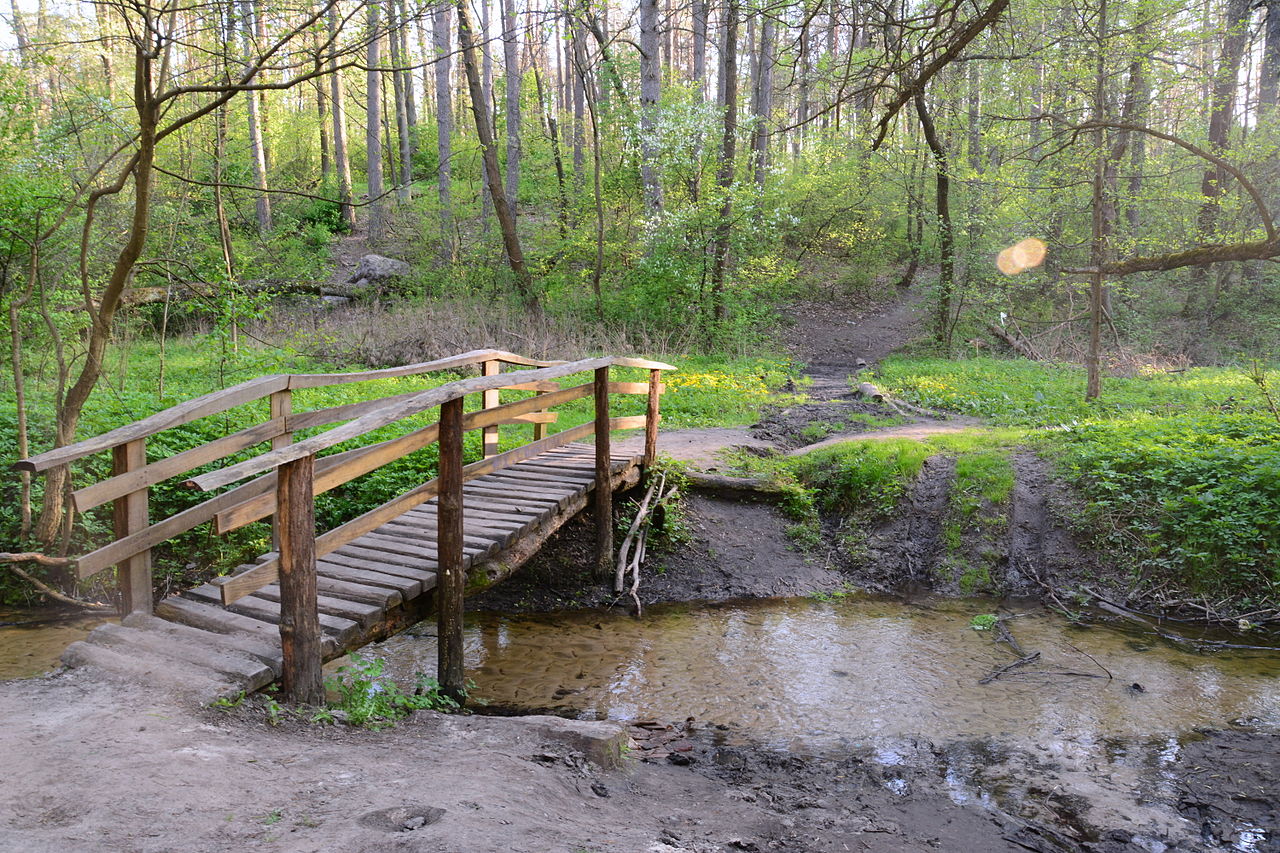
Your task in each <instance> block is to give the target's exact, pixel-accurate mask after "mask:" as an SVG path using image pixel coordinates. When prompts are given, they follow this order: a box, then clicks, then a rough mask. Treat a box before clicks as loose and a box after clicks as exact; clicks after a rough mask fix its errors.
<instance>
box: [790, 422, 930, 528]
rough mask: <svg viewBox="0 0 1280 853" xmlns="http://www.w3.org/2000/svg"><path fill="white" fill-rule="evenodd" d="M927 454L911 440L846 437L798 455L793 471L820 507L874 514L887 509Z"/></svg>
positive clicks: (927, 456) (903, 490)
mask: <svg viewBox="0 0 1280 853" xmlns="http://www.w3.org/2000/svg"><path fill="white" fill-rule="evenodd" d="M931 455H933V451H932V450H931V449H930V448H929V447H927V446H926V445H924V444H922V443H920V442H918V441H913V440H911V439H888V440H885V441H862V442H859V441H851V442H848V443H845V444H838V445H835V446H834V447H829V448H823V449H822V450H816V451H814V452H812V453H808V454H805V455H804V456H801V457H799V459H798V460H797V462H796V473H797V475H798V476H799V478H800V480H801V481H802V482H804V483H806V484H807V485H808V486H810V487H811V488H815V489H817V491H818V494H819V495H820V498H819V500H820V501H821V503H822V504H823V506H824V507H825V508H826V509H828V510H835V511H839V512H841V513H844V514H847V515H852V514H859V515H867V516H870V517H879V516H883V515H886V514H888V513H890V512H892V511H893V509H894V508H895V507H896V506H897V505H898V501H899V500H900V499H901V498H902V496H903V495H904V494H905V493H906V487H907V484H908V483H909V482H910V481H911V480H913V479H914V478H915V476H916V475H917V474H919V473H920V467H921V466H922V465H923V464H924V461H925V460H926V459H928V458H929V457H930V456H931Z"/></svg>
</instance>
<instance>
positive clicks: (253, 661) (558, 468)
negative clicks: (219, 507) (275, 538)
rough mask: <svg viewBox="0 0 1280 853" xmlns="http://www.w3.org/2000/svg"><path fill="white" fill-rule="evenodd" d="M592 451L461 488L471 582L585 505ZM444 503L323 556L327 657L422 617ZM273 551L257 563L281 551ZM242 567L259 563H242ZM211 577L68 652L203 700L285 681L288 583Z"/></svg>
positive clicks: (532, 463) (511, 565)
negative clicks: (283, 620) (247, 585)
mask: <svg viewBox="0 0 1280 853" xmlns="http://www.w3.org/2000/svg"><path fill="white" fill-rule="evenodd" d="M641 460H642V457H641V456H633V455H628V454H621V455H619V454H615V455H613V456H612V466H611V467H612V478H611V479H612V481H613V487H614V488H615V489H617V488H626V487H628V486H630V485H634V484H635V483H636V482H638V480H639V477H640V463H641ZM594 487H595V455H594V450H593V449H592V447H591V446H589V445H581V444H571V445H567V446H564V447H560V448H556V449H553V450H548V451H545V452H543V453H541V454H539V455H537V456H534V457H533V458H531V459H528V460H526V461H524V462H520V463H517V464H514V465H511V466H509V467H506V468H502V469H500V470H498V471H496V472H494V473H492V474H487V475H484V476H481V477H477V478H476V479H474V480H469V481H467V482H466V483H465V484H464V485H463V489H462V492H463V518H464V528H463V552H464V566H465V569H466V572H467V578H468V587H467V588H468V590H469V591H478V590H480V589H483V588H486V587H488V586H489V585H491V584H493V583H496V582H498V581H500V580H502V579H503V578H505V577H506V576H508V575H510V574H511V573H512V572H513V571H515V570H516V569H517V568H519V566H520V565H522V564H523V563H524V562H525V561H526V560H528V559H529V558H530V557H531V556H533V555H534V554H535V553H537V551H538V549H539V548H541V546H542V545H543V544H544V543H545V542H546V540H547V538H548V537H550V535H551V534H552V533H554V532H555V531H556V530H558V529H559V528H560V527H561V526H562V525H563V524H564V523H565V522H566V521H568V520H569V519H570V518H572V517H573V516H574V515H576V514H577V513H579V512H580V511H582V510H583V509H584V508H585V507H587V506H588V493H589V492H590V491H591V490H592V489H594ZM436 508H437V500H436V499H432V500H430V501H428V502H426V503H424V504H421V505H419V506H418V507H416V508H414V509H411V510H409V511H407V512H405V513H403V514H401V515H400V516H398V517H396V518H394V519H392V520H390V521H388V522H386V523H385V524H383V525H382V526H381V527H379V528H377V529H376V530H374V531H372V532H370V533H367V534H365V535H364V536H361V537H359V538H357V539H355V540H353V541H352V542H350V543H349V544H347V545H344V546H342V547H341V548H338V549H337V550H336V551H334V552H332V553H330V554H326V555H324V556H323V557H321V558H320V559H319V560H318V562H317V584H318V591H319V597H318V604H319V612H320V623H321V628H322V630H323V639H322V654H323V657H324V659H325V660H331V659H333V658H335V657H338V656H340V655H342V654H345V653H347V652H350V651H354V650H356V649H359V648H361V647H362V646H365V645H367V644H369V643H372V642H376V641H377V640H381V639H384V638H386V637H389V636H391V635H392V634H394V633H396V632H397V631H400V630H403V629H404V628H406V627H408V626H409V625H412V624H414V623H416V622H418V621H420V620H421V619H423V618H424V617H425V616H426V615H427V614H428V612H429V611H430V608H431V604H432V596H431V593H432V591H433V590H434V589H435V587H436V568H437V562H436V548H437V541H436V533H437V520H436ZM275 556H276V555H275V554H266V555H263V556H262V557H261V558H259V562H262V561H265V560H268V559H271V558H273V557H275ZM241 568H242V569H248V568H251V566H243V567H241ZM221 602H222V596H221V590H220V589H219V588H218V586H217V585H215V584H212V583H208V584H203V585H201V586H199V587H196V588H195V589H191V590H187V591H185V592H183V593H180V594H178V595H174V596H170V597H168V598H165V599H164V600H162V601H161V602H160V603H159V604H157V605H156V607H155V616H150V615H146V614H143V613H134V614H131V615H130V616H128V617H126V618H125V620H124V621H123V623H122V624H121V625H103V626H101V627H99V628H97V629H95V630H94V631H93V632H92V633H91V634H90V635H89V636H88V637H87V638H86V639H85V640H82V641H80V642H77V643H73V644H72V645H71V646H70V647H68V649H67V650H66V652H65V653H64V655H63V661H64V663H66V664H67V665H68V666H86V665H91V666H97V667H100V668H104V669H107V670H110V671H113V672H115V673H117V674H120V675H123V676H126V677H131V678H134V679H136V680H144V681H148V682H153V683H159V684H161V685H167V686H170V687H173V688H175V689H179V690H182V691H183V692H186V693H191V694H194V695H196V696H197V697H198V698H199V699H201V700H202V701H206V702H207V701H212V700H213V699H215V698H218V697H234V696H236V695H237V694H238V693H239V692H240V691H242V690H243V691H246V692H252V691H255V690H259V689H261V688H263V687H265V686H267V685H269V684H270V683H272V682H273V681H276V680H277V679H279V678H280V675H281V672H282V656H281V650H280V633H279V623H280V612H281V606H280V587H279V585H278V584H271V585H269V586H266V587H263V588H262V589H260V590H258V591H257V592H255V593H253V594H251V595H247V596H245V597H243V598H240V599H238V600H236V601H234V602H232V603H231V604H230V605H227V606H225V607H224V606H223V604H222V603H221Z"/></svg>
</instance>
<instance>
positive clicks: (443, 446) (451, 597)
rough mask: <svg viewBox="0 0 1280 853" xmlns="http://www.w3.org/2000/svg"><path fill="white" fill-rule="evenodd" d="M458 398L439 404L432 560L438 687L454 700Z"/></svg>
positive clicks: (461, 693) (458, 639)
mask: <svg viewBox="0 0 1280 853" xmlns="http://www.w3.org/2000/svg"><path fill="white" fill-rule="evenodd" d="M462 468H463V466H462V400H461V398H459V399H456V400H450V401H449V402H448V403H446V404H444V405H443V406H441V407H440V500H439V502H438V505H437V513H438V517H439V531H438V533H437V538H436V555H437V556H436V562H437V563H438V564H439V566H440V569H439V582H438V585H437V587H436V642H437V648H438V662H437V663H438V667H437V669H438V675H437V678H438V680H439V682H440V689H441V690H442V691H443V692H444V693H445V694H446V695H448V696H450V697H452V698H453V699H454V701H456V702H459V703H462V702H464V701H465V700H466V676H465V673H464V670H463V653H464V649H463V642H462V598H463V594H464V590H465V589H466V567H465V566H464V565H463V560H462V557H463V554H462V552H463V533H462V524H463V508H462V481H463V470H462Z"/></svg>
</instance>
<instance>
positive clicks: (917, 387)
mask: <svg viewBox="0 0 1280 853" xmlns="http://www.w3.org/2000/svg"><path fill="white" fill-rule="evenodd" d="M873 381H875V382H876V383H877V384H879V385H881V386H882V387H883V388H884V389H885V390H886V391H888V392H890V393H891V394H894V395H897V396H899V397H902V398H904V399H906V400H910V401H911V402H913V403H915V404H917V405H920V406H926V407H929V408H937V409H943V410H946V411H952V412H960V413H962V414H967V415H979V416H982V417H984V418H986V419H988V420H989V421H991V422H992V423H995V424H998V425H1002V426H1032V427H1042V426H1059V425H1063V424H1070V423H1072V422H1084V421H1090V420H1107V419H1114V418H1117V417H1123V416H1126V415H1130V414H1137V413H1148V414H1178V413H1184V412H1190V411H1209V410H1218V409H1222V408H1224V407H1227V408H1245V409H1256V408H1259V407H1260V406H1261V405H1262V402H1263V401H1262V398H1261V395H1260V394H1259V393H1258V390H1257V388H1256V386H1255V385H1254V383H1253V382H1252V381H1251V380H1250V379H1249V377H1248V375H1247V374H1246V373H1244V372H1242V371H1239V370H1231V369H1228V368H1209V367H1201V368H1192V369H1190V370H1187V371H1184V372H1183V373H1174V374H1170V373H1159V374H1154V375H1152V376H1147V377H1134V378H1108V379H1106V380H1105V382H1104V387H1103V394H1102V399H1101V400H1099V401H1094V402H1086V401H1085V399H1084V387H1085V374H1084V371H1083V370H1082V369H1080V368H1078V367H1072V366H1055V365H1048V364H1043V363H1039V362H1031V361H1013V360H1006V359H996V358H973V359H965V360H961V361H947V360H945V359H940V358H914V357H912V358H900V357H894V358H889V359H886V360H885V361H884V362H882V363H881V364H880V366H879V367H878V368H877V369H876V376H875V379H874V380H873Z"/></svg>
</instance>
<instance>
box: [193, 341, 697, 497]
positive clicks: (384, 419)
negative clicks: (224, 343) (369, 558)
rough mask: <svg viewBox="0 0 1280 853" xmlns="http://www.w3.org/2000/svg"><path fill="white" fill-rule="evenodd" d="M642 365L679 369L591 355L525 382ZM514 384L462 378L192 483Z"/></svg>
mask: <svg viewBox="0 0 1280 853" xmlns="http://www.w3.org/2000/svg"><path fill="white" fill-rule="evenodd" d="M611 366H618V367H641V368H647V369H649V370H675V368H674V367H673V366H671V365H669V364H663V363H661V362H657V361H647V360H644V359H635V358H619V357H616V356H610V357H604V358H588V359H583V360H581V361H572V362H565V363H562V364H560V365H558V366H555V367H543V368H538V369H535V370H530V371H527V372H525V374H524V375H523V376H522V377H521V378H522V379H523V380H525V381H541V380H544V379H559V378H561V377H563V376H570V375H572V374H574V373H584V372H586V371H588V370H597V369H599V368H602V367H611ZM509 382H510V376H509V375H502V374H498V375H496V376H478V377H474V378H472V379H462V380H459V381H457V382H450V383H448V384H446V385H441V386H440V387H438V388H431V389H429V390H427V391H423V392H422V393H420V394H417V395H415V396H414V397H411V398H409V399H408V400H402V401H400V402H396V403H391V404H389V405H387V406H384V407H382V408H380V409H377V410H375V411H373V412H370V413H369V414H367V415H363V416H361V417H359V418H356V419H355V420H353V421H348V422H347V423H345V424H343V425H342V426H340V427H336V428H334V429H331V430H327V431H326V432H324V433H321V434H320V435H317V436H313V437H311V438H308V439H306V440H304V441H299V442H296V443H294V444H291V445H289V446H288V447H283V448H280V449H279V450H273V451H271V452H270V453H264V454H262V455H261V456H256V457H254V458H253V459H248V460H245V461H244V462H240V463H238V464H236V465H229V466H227V467H226V468H220V469H218V470H217V471H210V472H209V473H207V474H201V475H200V476H199V477H193V478H191V480H189V481H188V483H189V484H190V485H192V486H194V487H195V488H198V489H200V490H202V491H206V492H207V491H210V490H212V489H217V488H221V487H223V486H229V485H231V484H232V483H236V482H239V481H240V480H244V479H246V478H248V477H252V476H254V475H257V474H262V473H264V472H267V471H271V470H274V469H276V468H278V467H280V466H281V465H283V464H284V463H286V462H292V461H293V460H295V459H301V458H302V457H303V456H313V455H315V454H317V453H320V452H321V451H323V450H328V449H329V448H330V447H334V446H335V445H338V444H342V443H343V442H345V441H350V440H351V439H353V438H359V437H360V436H362V435H365V434H366V433H369V432H372V431H373V430H375V429H379V428H381V427H384V426H387V425H388V424H392V423H395V422H396V421H399V420H402V419H404V418H407V417H412V416H413V415H416V414H419V413H421V412H424V411H426V410H428V409H432V408H435V407H436V406H439V405H440V404H442V403H445V402H448V401H449V400H453V399H458V398H460V397H464V396H466V395H468V394H475V393H477V392H481V391H489V390H493V389H497V388H501V387H502V386H503V385H505V384H507V383H509Z"/></svg>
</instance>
